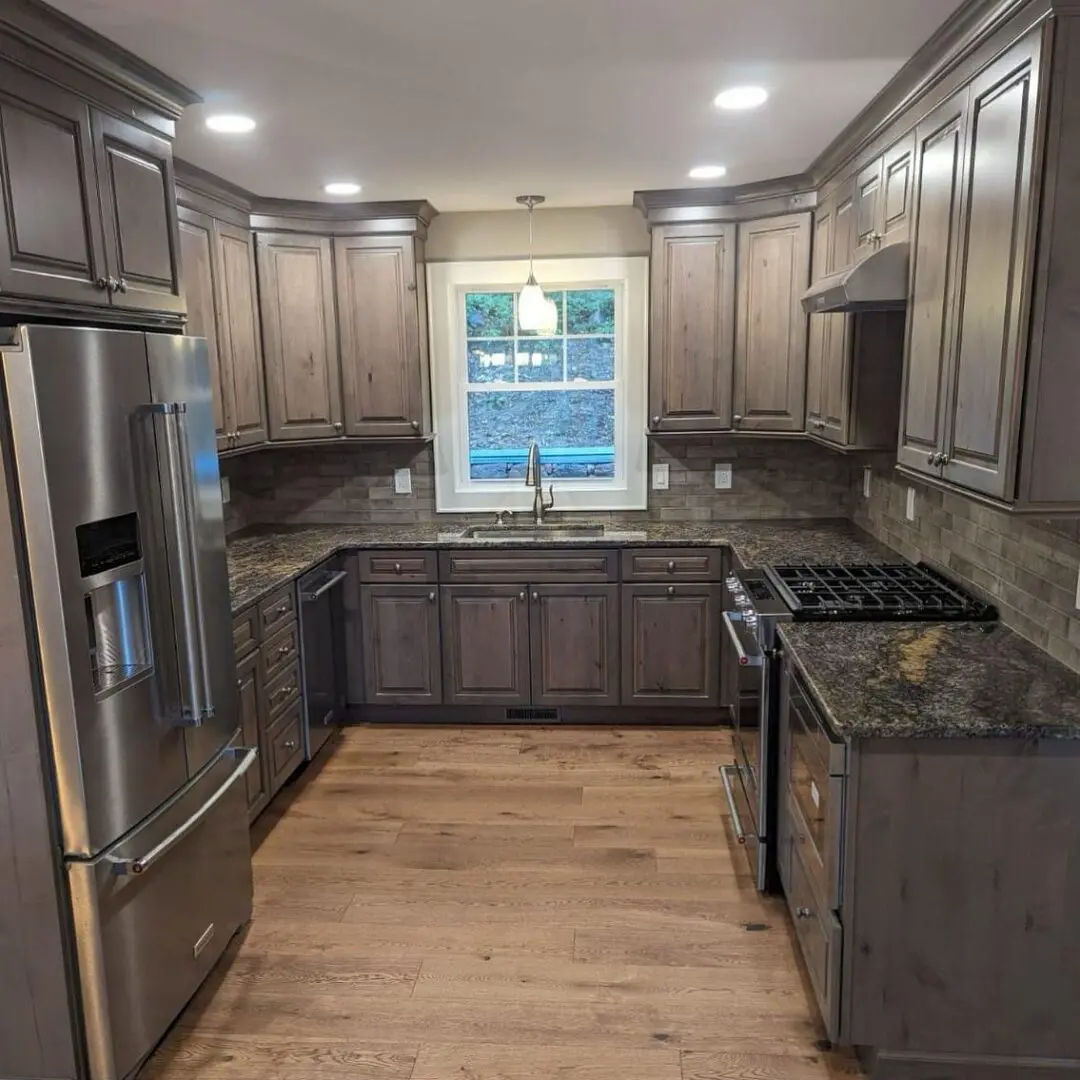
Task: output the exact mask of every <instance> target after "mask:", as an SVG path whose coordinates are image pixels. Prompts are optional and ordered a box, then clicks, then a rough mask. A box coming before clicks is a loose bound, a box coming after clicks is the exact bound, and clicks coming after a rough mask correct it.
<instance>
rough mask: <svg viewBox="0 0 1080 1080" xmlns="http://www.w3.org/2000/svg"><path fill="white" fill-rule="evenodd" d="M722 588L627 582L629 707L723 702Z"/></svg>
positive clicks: (625, 639) (624, 667)
mask: <svg viewBox="0 0 1080 1080" xmlns="http://www.w3.org/2000/svg"><path fill="white" fill-rule="evenodd" d="M721 590H722V586H720V585H670V586H667V585H624V586H622V625H623V631H622V672H623V695H622V701H623V704H624V705H650V704H652V705H656V704H661V703H663V704H668V705H678V706H684V705H685V706H715V705H717V704H718V702H719V699H720V637H719V625H720V595H721Z"/></svg>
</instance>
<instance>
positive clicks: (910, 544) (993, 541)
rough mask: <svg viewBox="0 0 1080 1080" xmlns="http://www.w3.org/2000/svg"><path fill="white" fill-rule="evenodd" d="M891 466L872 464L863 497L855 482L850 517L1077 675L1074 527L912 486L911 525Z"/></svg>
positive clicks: (1079, 563)
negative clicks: (959, 587)
mask: <svg viewBox="0 0 1080 1080" xmlns="http://www.w3.org/2000/svg"><path fill="white" fill-rule="evenodd" d="M893 465H894V463H893V461H892V460H891V459H890V460H888V461H884V460H883V461H882V462H881V463H880V464H877V465H875V467H874V476H873V481H872V484H871V494H870V498H869V499H864V498H863V497H862V473H861V469H860V470H857V471H856V476H855V477H854V478H853V488H854V489H855V490H854V491H853V507H854V512H853V515H852V516H853V518H854V520H855V522H856V523H857V524H858V525H860V526H861V527H862V528H864V529H865V530H866V531H867V532H869V533H871V534H872V535H873V536H874V537H876V538H877V539H878V540H880V541H882V542H883V543H885V544H888V545H889V546H890V547H892V548H895V549H896V550H897V551H899V552H900V553H901V554H902V555H904V556H905V557H907V558H909V559H926V560H927V561H929V562H931V563H935V564H936V565H938V566H939V567H941V568H942V569H943V570H945V571H946V572H947V573H949V574H950V575H951V576H953V577H955V578H956V579H958V580H960V581H963V582H965V583H966V584H968V585H970V586H973V587H974V588H975V589H976V590H978V591H979V592H981V593H982V594H984V595H986V596H989V597H990V598H991V599H992V600H993V602H994V603H995V604H996V605H997V607H998V609H999V610H1000V613H1001V618H1002V621H1003V622H1005V623H1006V624H1007V625H1008V626H1011V627H1012V628H1013V629H1014V630H1015V631H1016V632H1017V633H1019V634H1021V635H1022V636H1023V637H1025V638H1027V639H1028V640H1029V641H1031V642H1034V644H1036V645H1038V646H1039V648H1041V649H1044V650H1046V651H1047V652H1048V653H1050V655H1051V656H1053V657H1055V658H1056V659H1058V660H1060V661H1061V662H1062V663H1064V664H1066V665H1067V666H1068V667H1070V668H1072V669H1073V670H1074V671H1080V618H1078V616H1080V611H1077V610H1076V579H1077V570H1078V567H1080V522H1072V521H1053V520H1045V519H1032V518H1030V517H1027V516H1023V515H1018V514H1010V513H1008V512H1006V511H1004V510H996V509H994V508H992V507H989V506H984V505H983V504H981V503H979V502H976V501H975V500H973V499H969V498H966V497H965V496H963V495H959V494H954V493H952V492H947V491H941V490H938V489H937V488H931V487H925V486H923V485H921V484H918V483H917V482H916V483H914V484H913V485H912V486H914V487H915V491H916V503H915V520H914V521H908V520H907V515H906V502H907V489H908V486H909V482H908V481H907V480H905V479H904V478H902V477H898V476H897V475H896V474H895V472H894V471H893Z"/></svg>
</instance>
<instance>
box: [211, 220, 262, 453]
mask: <svg viewBox="0 0 1080 1080" xmlns="http://www.w3.org/2000/svg"><path fill="white" fill-rule="evenodd" d="M214 231H215V238H216V245H217V251H218V253H219V262H220V272H219V277H218V285H219V295H220V302H219V310H220V311H221V321H222V323H223V325H224V328H225V332H226V334H227V337H228V342H229V346H228V349H229V364H228V367H229V373H230V376H231V379H230V382H231V388H230V389H231V393H232V432H233V435H234V436H235V437H236V445H237V446H250V445H253V444H257V443H261V442H266V437H267V429H266V376H265V369H264V367H263V354H262V341H261V340H260V337H259V320H258V316H257V314H256V307H257V303H258V297H257V291H256V288H255V250H254V242H253V240H252V237H251V233H249V232H248V231H247V230H246V229H241V228H238V227H236V226H235V225H228V224H226V223H225V222H221V221H218V222H216V223H215V229H214Z"/></svg>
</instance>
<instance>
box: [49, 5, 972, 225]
mask: <svg viewBox="0 0 1080 1080" xmlns="http://www.w3.org/2000/svg"><path fill="white" fill-rule="evenodd" d="M51 2H52V3H53V4H54V5H55V6H56V7H58V8H60V9H61V10H63V11H65V12H66V13H67V14H69V15H71V16H73V17H75V18H77V19H79V20H80V21H82V22H84V23H86V24H87V25H89V26H91V27H93V28H94V29H96V30H98V31H99V32H101V33H103V34H105V35H106V36H107V37H110V38H112V39H113V40H115V41H117V42H119V43H120V44H121V45H123V46H125V47H126V48H128V49H130V50H132V51H133V52H135V53H136V54H138V55H139V56H141V57H143V58H145V59H146V60H148V61H149V62H150V63H152V64H154V65H156V66H157V67H159V68H161V69H162V70H164V71H165V72H167V73H168V74H170V75H172V76H174V77H175V78H177V79H179V80H180V81H182V82H184V83H186V84H187V85H189V86H191V87H192V89H194V90H196V91H197V92H198V93H199V94H201V95H202V96H203V97H204V98H205V99H206V103H207V104H206V105H204V106H198V107H196V108H193V109H191V110H190V111H189V112H188V113H187V114H186V115H185V117H184V119H183V120H182V121H181V124H180V127H179V137H178V146H177V152H178V153H179V155H180V156H181V157H183V158H186V159H187V160H189V161H192V162H194V163H195V164H197V165H200V166H202V167H203V168H205V169H209V170H210V171H211V172H213V173H216V174H218V175H220V176H223V177H225V178H226V179H228V180H231V181H233V182H234V183H236V184H239V185H241V186H242V187H245V188H248V189H249V190H252V191H255V192H258V193H259V194H261V195H274V196H281V197H285V198H299V199H317V198H320V197H323V196H322V185H323V184H324V183H325V182H326V181H327V180H330V179H340V178H355V179H356V180H358V181H360V182H361V183H362V184H363V185H364V193H363V195H362V196H361V198H363V199H380V200H381V199H416V198H427V199H430V200H431V201H432V202H433V203H434V204H435V206H436V207H437V208H438V209H440V210H481V209H492V208H496V207H500V208H505V207H509V206H512V205H513V199H514V196H515V195H518V194H521V193H526V192H537V193H542V194H545V195H547V196H548V199H549V201H550V203H551V204H552V205H556V206H597V205H608V204H620V203H626V202H628V201H629V200H630V198H631V195H632V192H633V191H634V190H636V189H648V188H666V187H683V186H690V183H691V182H690V181H687V179H686V173H687V170H688V169H689V168H690V167H691V166H693V165H697V164H703V163H715V162H719V163H722V164H725V165H727V167H728V170H729V171H728V176H727V178H726V179H725V180H724V181H723V183H733V184H739V183H745V182H749V181H753V180H760V179H765V178H768V177H771V176H779V175H783V174H787V173H794V172H800V171H802V170H803V169H805V168H806V167H807V166H808V165H809V164H810V162H811V161H812V160H813V159H814V158H815V157H816V156H817V155H818V153H820V152H821V151H822V150H823V149H824V148H825V147H826V145H828V143H829V142H830V141H831V140H832V139H833V138H834V137H835V136H836V135H837V134H839V132H840V131H841V130H842V129H843V127H844V126H845V125H846V124H847V123H848V121H849V120H851V119H852V118H853V117H854V116H855V115H856V114H857V113H858V112H859V110H860V109H861V108H862V107H863V106H864V105H865V104H866V103H867V102H868V101H869V100H870V99H871V98H872V97H873V96H874V94H875V93H876V92H877V91H878V90H879V89H880V88H881V87H882V86H883V85H884V84H885V83H886V82H887V81H888V80H889V78H890V77H891V76H892V75H893V74H894V73H895V72H896V71H897V70H898V69H899V68H900V67H901V65H902V64H903V63H904V61H905V60H907V59H908V58H909V57H910V56H911V55H912V53H914V52H915V50H916V49H917V48H918V47H919V46H920V45H921V44H922V43H923V42H924V41H926V40H927V39H928V38H929V37H930V36H931V35H932V34H933V33H934V31H935V30H936V29H937V27H938V26H939V25H940V24H941V22H942V21H943V20H944V19H945V18H946V17H947V16H948V15H949V14H950V13H951V12H952V11H953V10H954V9H955V8H956V7H958V6H959V3H960V0H900V2H898V0H812V2H807V0H543V2H541V0H51ZM744 83H755V84H760V85H763V86H765V87H767V88H768V89H769V90H770V92H771V94H772V97H771V99H770V101H769V103H768V104H767V105H766V106H765V107H764V108H763V109H761V110H758V111H756V112H753V113H743V114H724V115H721V114H719V113H717V112H716V111H715V110H714V109H713V108H712V99H713V97H714V96H715V95H716V93H717V92H718V91H719V90H721V89H722V88H724V87H725V86H730V85H733V84H744ZM208 110H209V111H211V112H216V111H238V112H245V113H248V114H250V115H251V116H253V117H255V118H256V119H257V120H258V122H259V127H258V130H257V131H256V132H255V133H254V134H253V135H250V136H244V137H236V136H232V137H225V136H221V135H213V134H211V133H210V132H208V131H206V130H205V128H204V127H203V119H204V117H205V115H206V113H207V111H208Z"/></svg>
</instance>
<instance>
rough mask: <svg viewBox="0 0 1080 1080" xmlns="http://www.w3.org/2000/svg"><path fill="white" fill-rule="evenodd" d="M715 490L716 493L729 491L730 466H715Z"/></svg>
mask: <svg viewBox="0 0 1080 1080" xmlns="http://www.w3.org/2000/svg"><path fill="white" fill-rule="evenodd" d="M715 479H716V490H717V491H730V490H731V466H730V465H720V464H717V466H716V478H715Z"/></svg>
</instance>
